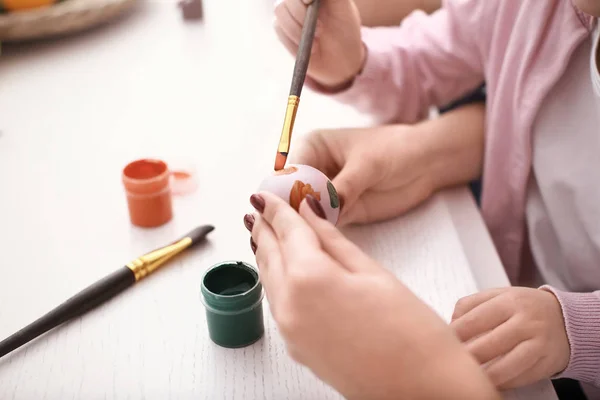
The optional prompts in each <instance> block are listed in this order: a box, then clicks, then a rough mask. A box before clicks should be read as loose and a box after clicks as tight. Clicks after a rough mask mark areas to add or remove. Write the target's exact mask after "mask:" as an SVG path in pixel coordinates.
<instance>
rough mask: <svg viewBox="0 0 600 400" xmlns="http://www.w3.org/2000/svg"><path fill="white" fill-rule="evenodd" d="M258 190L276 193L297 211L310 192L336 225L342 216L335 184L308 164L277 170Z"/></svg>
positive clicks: (329, 219)
mask: <svg viewBox="0 0 600 400" xmlns="http://www.w3.org/2000/svg"><path fill="white" fill-rule="evenodd" d="M258 190H259V191H266V192H270V193H273V194H275V195H276V196H278V197H280V198H282V199H283V200H285V201H286V202H287V203H288V204H289V205H290V206H292V208H293V209H295V210H296V211H298V209H299V207H300V203H302V200H304V198H305V197H306V196H307V195H309V194H310V195H311V196H313V197H314V198H315V199H317V201H319V203H320V204H321V206H322V207H323V210H324V211H325V215H326V217H327V220H328V221H329V222H331V223H332V224H334V225H335V224H336V223H337V221H338V218H339V216H340V201H339V197H338V194H337V191H336V190H335V188H334V187H333V184H332V183H331V181H330V180H329V178H327V176H326V175H325V174H323V173H322V172H321V171H319V170H318V169H316V168H313V167H311V166H308V165H301V164H293V165H288V166H287V167H286V168H284V169H282V170H279V171H275V172H273V173H272V174H271V175H269V176H267V177H266V178H265V179H264V180H263V181H262V182H261V184H260V186H259V188H258Z"/></svg>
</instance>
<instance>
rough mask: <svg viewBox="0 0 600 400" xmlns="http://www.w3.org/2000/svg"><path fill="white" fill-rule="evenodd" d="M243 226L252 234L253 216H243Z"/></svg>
mask: <svg viewBox="0 0 600 400" xmlns="http://www.w3.org/2000/svg"><path fill="white" fill-rule="evenodd" d="M244 226H245V227H246V229H248V231H250V232H252V228H253V227H254V215H250V214H246V215H244Z"/></svg>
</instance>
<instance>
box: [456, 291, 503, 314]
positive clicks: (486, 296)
mask: <svg viewBox="0 0 600 400" xmlns="http://www.w3.org/2000/svg"><path fill="white" fill-rule="evenodd" d="M504 291H506V288H498V289H489V290H485V291H483V292H478V293H475V294H472V295H470V296H466V297H463V298H461V299H460V300H458V301H457V302H456V305H455V306H454V313H453V314H452V320H455V319H458V318H460V317H462V316H463V315H465V314H466V313H468V312H469V311H471V310H472V309H474V308H475V307H477V306H478V305H480V304H482V303H485V302H486V301H488V300H491V299H492V298H494V297H496V296H498V295H499V294H501V293H503V292H504Z"/></svg>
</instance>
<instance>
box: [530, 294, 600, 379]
mask: <svg viewBox="0 0 600 400" xmlns="http://www.w3.org/2000/svg"><path fill="white" fill-rule="evenodd" d="M541 289H545V290H548V291H550V292H552V293H554V295H555V296H556V298H557V299H558V301H559V303H560V306H561V308H562V312H563V316H564V319H565V326H566V329H567V336H568V339H569V344H570V346H571V357H570V360H569V364H568V365H567V368H566V369H565V370H564V371H563V372H561V373H560V374H559V375H557V376H555V377H552V378H571V379H576V380H579V381H581V382H585V383H589V384H592V385H594V386H599V387H600V291H596V292H592V293H569V292H563V291H560V290H557V289H555V288H553V287H551V286H547V285H546V286H542V287H541Z"/></svg>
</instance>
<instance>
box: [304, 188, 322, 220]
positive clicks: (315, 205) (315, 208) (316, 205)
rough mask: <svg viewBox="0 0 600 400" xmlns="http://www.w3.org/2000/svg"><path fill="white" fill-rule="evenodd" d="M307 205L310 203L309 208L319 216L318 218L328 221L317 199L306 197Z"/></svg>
mask: <svg viewBox="0 0 600 400" xmlns="http://www.w3.org/2000/svg"><path fill="white" fill-rule="evenodd" d="M306 203H308V206H309V207H310V209H311V210H312V211H313V212H314V213H315V214H316V215H317V217H320V218H323V219H327V217H326V216H325V211H324V210H323V207H322V206H321V203H319V202H318V201H317V199H315V198H314V197H313V196H311V195H310V194H309V195H307V196H306Z"/></svg>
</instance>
